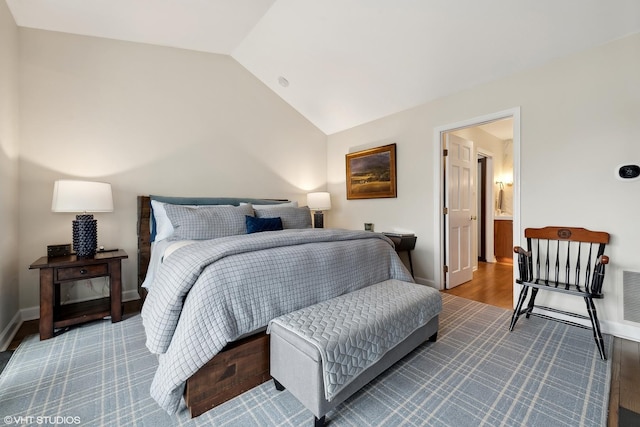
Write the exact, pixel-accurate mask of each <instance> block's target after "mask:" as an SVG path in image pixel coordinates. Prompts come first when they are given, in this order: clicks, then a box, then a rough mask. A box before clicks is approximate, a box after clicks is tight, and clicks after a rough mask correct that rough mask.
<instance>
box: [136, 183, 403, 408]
mask: <svg viewBox="0 0 640 427" xmlns="http://www.w3.org/2000/svg"><path fill="white" fill-rule="evenodd" d="M152 205H153V206H154V207H156V208H157V207H158V206H161V207H163V208H164V209H165V212H164V213H162V215H164V214H166V216H167V217H168V220H169V223H170V224H171V225H173V226H174V228H173V230H172V231H169V232H167V231H166V230H163V224H164V225H166V224H167V219H166V218H165V219H161V220H160V221H159V222H158V221H157V220H158V212H159V209H153V210H152V208H151V206H152ZM160 210H161V209H160ZM138 214H139V215H138V216H139V218H138V234H139V240H138V242H139V253H138V255H139V256H138V262H139V279H138V284H139V292H140V294H141V297H142V298H143V301H144V303H143V307H142V318H143V325H144V327H145V333H146V335H147V342H146V344H147V347H148V348H149V349H150V351H152V352H153V353H155V354H158V360H159V367H158V370H157V371H156V373H155V376H154V380H153V384H152V386H151V395H152V396H153V398H154V399H155V400H156V401H157V402H158V404H159V405H160V406H161V407H162V408H163V409H165V410H166V411H167V412H168V413H170V414H171V413H175V412H176V411H178V410H179V409H181V407H182V406H183V404H186V406H187V407H188V408H189V410H190V412H191V415H192V416H197V415H199V414H201V413H203V412H205V411H207V410H208V409H210V408H212V407H213V406H215V405H217V404H219V403H222V402H224V401H225V400H228V399H229V398H231V397H234V396H235V395H238V394H240V393H242V392H244V391H246V390H248V389H250V388H252V387H254V386H256V385H258V384H260V383H262V382H264V381H267V380H268V379H269V378H270V376H269V341H268V336H267V335H266V334H265V333H264V329H265V327H266V325H267V323H268V322H269V320H271V319H273V318H275V317H278V316H280V315H282V314H286V313H288V312H291V311H294V310H297V309H300V308H303V307H306V306H309V305H312V304H315V303H317V302H320V301H324V300H327V299H330V298H333V297H335V296H338V295H342V294H345V293H348V292H351V291H354V290H357V289H361V288H363V287H366V286H369V285H372V284H375V283H378V282H381V281H384V280H387V279H398V280H403V281H408V282H412V281H413V279H412V277H411V274H410V273H409V272H408V270H407V269H406V267H405V266H404V265H403V263H402V262H401V261H400V259H399V258H398V255H397V254H396V252H395V249H394V245H393V242H392V241H391V240H389V239H388V238H387V237H385V236H384V235H382V234H378V233H371V232H365V231H353V230H336V229H313V228H311V215H310V213H309V211H308V208H306V207H298V206H297V205H296V204H295V203H291V202H288V201H285V200H263V199H230V198H223V199H221V198H215V199H211V198H196V199H193V198H190V199H186V198H162V197H158V196H150V197H147V196H139V197H138ZM221 224H222V225H221ZM167 233H168V236H169V237H165V236H166V235H167ZM152 242H153V243H152ZM152 245H153V251H152V250H151V246H152ZM183 398H184V399H183Z"/></svg>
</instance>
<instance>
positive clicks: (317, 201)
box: [307, 191, 331, 228]
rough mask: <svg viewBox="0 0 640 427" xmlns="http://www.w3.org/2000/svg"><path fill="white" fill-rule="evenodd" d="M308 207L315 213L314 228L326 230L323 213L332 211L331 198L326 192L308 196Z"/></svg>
mask: <svg viewBox="0 0 640 427" xmlns="http://www.w3.org/2000/svg"><path fill="white" fill-rule="evenodd" d="M307 206H309V209H311V210H312V211H315V212H314V213H313V227H314V228H324V214H323V213H322V211H328V210H329V209H331V196H330V194H329V193H327V192H325V191H321V192H317V193H309V194H307Z"/></svg>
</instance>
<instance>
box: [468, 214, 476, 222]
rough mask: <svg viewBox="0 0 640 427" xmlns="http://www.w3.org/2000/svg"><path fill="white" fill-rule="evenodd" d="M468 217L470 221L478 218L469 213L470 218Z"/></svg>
mask: <svg viewBox="0 0 640 427" xmlns="http://www.w3.org/2000/svg"><path fill="white" fill-rule="evenodd" d="M469 219H470V220H471V221H475V220H476V219H478V217H477V216H475V215H471V218H469Z"/></svg>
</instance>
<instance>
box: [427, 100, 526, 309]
mask: <svg viewBox="0 0 640 427" xmlns="http://www.w3.org/2000/svg"><path fill="white" fill-rule="evenodd" d="M509 117H511V118H512V119H513V230H514V232H513V238H514V244H515V245H517V244H518V242H519V241H520V240H519V239H520V237H519V236H520V107H514V108H510V109H508V110H503V111H498V112H495V113H491V114H487V115H484V116H480V117H474V118H471V119H467V120H463V121H460V122H456V123H451V124H448V125H443V126H438V127H436V128H435V129H434V133H433V147H434V152H435V153H434V156H433V158H434V163H433V170H434V177H433V194H437V195H438V203H434V218H435V221H434V234H433V235H434V237H435V239H434V240H435V242H437V243H436V244H435V245H434V254H433V260H434V264H433V265H434V281H435V285H436V287H437V288H438V289H440V290H442V289H444V284H445V280H446V273H445V272H444V269H443V266H444V259H445V257H444V245H445V241H444V236H445V229H444V228H445V225H446V224H445V221H444V214H443V210H444V207H445V206H444V201H445V194H444V187H443V182H442V181H443V179H442V176H443V174H444V162H443V161H442V150H443V139H442V136H443V134H444V133H446V132H451V131H454V130H457V129H462V128H467V127H473V126H479V125H482V124H485V123H488V122H493V121H496V120H500V119H506V118H509ZM487 220H488V219H487ZM491 220H493V218H491ZM435 242H434V243H435ZM516 270H517V269H515V268H514V269H513V272H514V273H513V274H514V287H515V275H516ZM513 295H514V297H513V298H514V304H515V298H516V297H517V292H514V293H513Z"/></svg>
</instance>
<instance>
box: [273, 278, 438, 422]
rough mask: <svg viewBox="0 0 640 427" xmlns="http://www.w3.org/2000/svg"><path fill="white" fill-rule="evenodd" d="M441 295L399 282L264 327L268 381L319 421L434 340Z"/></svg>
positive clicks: (357, 292) (344, 296) (432, 290)
mask: <svg viewBox="0 0 640 427" xmlns="http://www.w3.org/2000/svg"><path fill="white" fill-rule="evenodd" d="M441 310H442V299H441V297H440V293H439V292H438V291H436V290H435V289H432V288H430V287H427V286H422V285H417V284H414V283H407V282H402V281H399V280H395V279H392V280H387V281H384V282H381V283H377V284H375V285H372V286H369V287H366V288H363V289H360V290H358V291H355V292H351V293H348V294H345V295H341V296H339V297H336V298H333V299H331V300H328V301H324V302H321V303H318V304H315V305H312V306H310V307H306V308H303V309H301V310H297V311H295V312H293V313H289V314H286V315H284V316H281V317H278V318H277V319H274V320H272V321H271V322H270V323H269V327H268V330H267V332H268V333H270V334H271V339H270V341H271V376H272V377H273V378H274V380H275V382H276V387H277V388H279V389H282V388H283V387H285V388H287V389H288V390H289V391H290V392H291V393H292V394H293V395H294V396H295V397H296V398H297V399H298V400H299V401H300V402H301V403H302V404H303V405H304V406H305V407H306V408H307V409H309V410H310V411H311V412H313V414H314V415H315V417H316V424H317V425H318V424H320V425H322V424H323V423H324V416H325V414H326V413H327V412H329V411H330V410H331V409H333V408H334V407H335V406H337V405H339V404H340V403H342V402H343V401H344V400H345V399H347V398H348V397H349V396H351V395H352V394H353V393H355V392H356V391H357V390H359V389H360V388H362V386H364V385H365V384H367V383H368V382H369V381H371V380H372V379H374V378H375V377H376V376H377V375H379V374H380V373H381V372H383V371H384V370H386V369H387V368H389V367H390V366H391V365H393V364H394V363H396V362H397V361H398V360H400V359H401V358H402V357H404V356H405V355H406V354H408V353H409V352H411V351H412V350H413V349H415V348H416V347H417V346H418V345H420V344H421V343H422V342H424V341H425V340H427V339H430V340H432V341H435V339H436V336H437V331H438V315H439V313H440V311H441Z"/></svg>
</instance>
